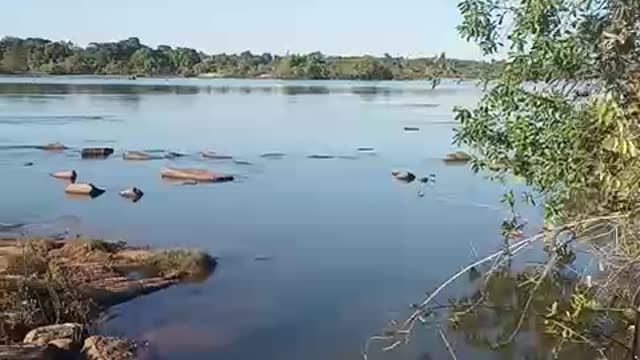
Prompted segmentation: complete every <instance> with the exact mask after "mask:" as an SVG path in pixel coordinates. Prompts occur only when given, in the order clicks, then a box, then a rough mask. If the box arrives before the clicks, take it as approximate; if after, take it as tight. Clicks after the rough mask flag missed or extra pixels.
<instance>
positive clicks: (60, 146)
mask: <svg viewBox="0 0 640 360" xmlns="http://www.w3.org/2000/svg"><path fill="white" fill-rule="evenodd" d="M37 148H38V149H40V150H44V151H63V150H66V149H68V148H67V147H66V146H64V144H62V143H59V142H55V143H52V144H46V145H42V146H37Z"/></svg>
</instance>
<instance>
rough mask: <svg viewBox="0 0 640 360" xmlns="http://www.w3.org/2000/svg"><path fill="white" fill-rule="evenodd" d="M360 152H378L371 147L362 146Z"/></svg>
mask: <svg viewBox="0 0 640 360" xmlns="http://www.w3.org/2000/svg"><path fill="white" fill-rule="evenodd" d="M358 151H360V152H374V151H376V149H375V148H372V147H369V146H361V147H359V148H358Z"/></svg>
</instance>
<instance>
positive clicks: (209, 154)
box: [200, 150, 233, 160]
mask: <svg viewBox="0 0 640 360" xmlns="http://www.w3.org/2000/svg"><path fill="white" fill-rule="evenodd" d="M200 154H201V155H202V157H203V158H206V159H216V160H231V159H233V156H230V155H222V154H218V153H216V152H214V151H206V150H205V151H203V152H201V153H200Z"/></svg>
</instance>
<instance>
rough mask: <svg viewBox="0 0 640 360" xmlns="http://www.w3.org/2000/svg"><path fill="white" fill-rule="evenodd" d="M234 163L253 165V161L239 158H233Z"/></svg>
mask: <svg viewBox="0 0 640 360" xmlns="http://www.w3.org/2000/svg"><path fill="white" fill-rule="evenodd" d="M233 163H234V164H237V165H253V164H252V163H251V161H248V160H239V159H233Z"/></svg>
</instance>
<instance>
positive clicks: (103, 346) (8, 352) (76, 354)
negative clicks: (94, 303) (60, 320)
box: [0, 323, 136, 360]
mask: <svg viewBox="0 0 640 360" xmlns="http://www.w3.org/2000/svg"><path fill="white" fill-rule="evenodd" d="M135 358H136V346H135V344H134V343H132V342H131V341H129V340H126V339H122V338H115V337H106V336H88V332H87V331H86V329H85V327H84V326H82V325H80V324H75V323H66V324H57V325H48V326H43V327H39V328H36V329H33V330H31V331H30V332H29V333H28V334H27V335H26V336H25V337H24V340H23V342H22V343H21V344H14V345H0V359H3V360H63V359H67V360H68V359H78V360H133V359H135Z"/></svg>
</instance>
